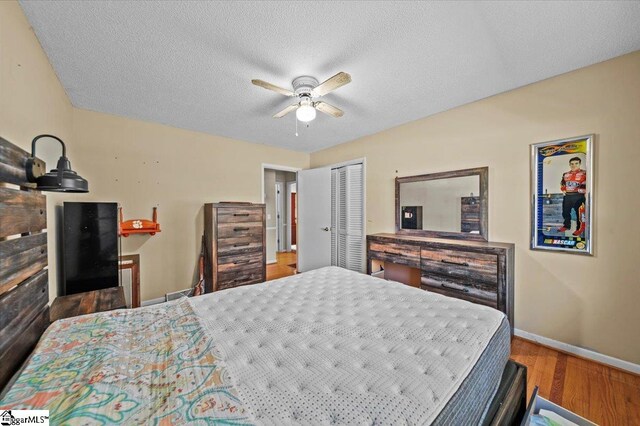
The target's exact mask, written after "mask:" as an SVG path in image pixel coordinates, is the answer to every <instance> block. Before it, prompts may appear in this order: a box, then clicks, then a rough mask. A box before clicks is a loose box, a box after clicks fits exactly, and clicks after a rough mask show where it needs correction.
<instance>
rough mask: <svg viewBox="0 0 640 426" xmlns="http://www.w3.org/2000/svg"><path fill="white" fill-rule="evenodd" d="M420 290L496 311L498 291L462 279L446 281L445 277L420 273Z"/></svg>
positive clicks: (495, 288)
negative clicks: (484, 306)
mask: <svg viewBox="0 0 640 426" xmlns="http://www.w3.org/2000/svg"><path fill="white" fill-rule="evenodd" d="M420 288H421V289H423V290H427V291H433V292H435V293H440V294H443V295H445V296H450V297H455V298H458V299H464V300H468V301H469V302H474V303H480V304H483V305H486V306H490V307H492V308H496V309H498V289H497V287H494V288H492V287H491V286H485V285H481V284H477V283H473V282H469V281H465V280H462V279H453V280H450V279H447V278H446V277H443V276H440V275H435V274H428V275H426V274H425V273H424V272H423V273H422V277H421V279H420Z"/></svg>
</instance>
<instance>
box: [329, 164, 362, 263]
mask: <svg viewBox="0 0 640 426" xmlns="http://www.w3.org/2000/svg"><path fill="white" fill-rule="evenodd" d="M363 191H364V185H363V169H362V164H355V165H350V166H345V167H340V168H337V169H333V170H332V172H331V212H332V215H331V217H332V220H331V264H332V265H336V266H340V267H342V268H347V269H351V270H353V271H358V272H363V271H364V265H365V263H364V220H363V218H364V192H363Z"/></svg>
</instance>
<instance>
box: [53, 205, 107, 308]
mask: <svg viewBox="0 0 640 426" xmlns="http://www.w3.org/2000/svg"><path fill="white" fill-rule="evenodd" d="M63 216H64V218H63V232H62V257H63V268H62V275H63V285H62V288H61V290H62V293H63V295H68V294H75V293H83V292H86V291H92V290H100V289H103V288H109V287H117V286H118V285H119V282H118V204H117V203H70V202H65V203H64V211H63Z"/></svg>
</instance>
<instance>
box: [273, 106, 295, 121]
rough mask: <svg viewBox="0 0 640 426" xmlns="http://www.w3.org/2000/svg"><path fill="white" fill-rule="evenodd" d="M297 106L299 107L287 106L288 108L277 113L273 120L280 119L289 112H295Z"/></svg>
mask: <svg viewBox="0 0 640 426" xmlns="http://www.w3.org/2000/svg"><path fill="white" fill-rule="evenodd" d="M299 106H300V105H298V104H293V105H289V106H288V107H286V108H285V109H283V110H282V111H280V112H279V113H277V114H275V115H274V116H273V118H282V117H284V116H285V115H287V114H289V113H290V112H291V111H295V110H297V109H298V107H299Z"/></svg>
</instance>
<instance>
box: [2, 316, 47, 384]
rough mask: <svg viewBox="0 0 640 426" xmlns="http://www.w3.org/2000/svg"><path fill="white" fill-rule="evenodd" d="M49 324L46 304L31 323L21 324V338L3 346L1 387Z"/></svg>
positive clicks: (18, 367) (25, 357) (24, 358)
mask: <svg viewBox="0 0 640 426" xmlns="http://www.w3.org/2000/svg"><path fill="white" fill-rule="evenodd" d="M48 326H49V307H48V306H46V305H45V307H44V308H43V309H42V310H41V311H40V312H39V313H38V315H37V316H36V317H35V318H34V319H33V321H31V323H29V324H28V325H26V324H24V325H21V326H20V328H21V330H22V331H21V333H20V338H19V339H13V340H11V341H10V342H8V345H7V347H6V348H2V351H1V352H0V389H2V388H3V387H4V386H5V385H6V384H7V383H8V382H9V380H10V379H11V377H12V376H13V375H14V374H15V373H16V372H17V371H18V370H19V369H20V366H21V365H22V363H23V362H24V361H25V360H26V359H27V358H28V357H29V354H30V353H31V351H32V350H33V348H35V346H36V344H37V343H38V341H39V340H40V336H42V333H44V331H45V330H46V329H47V327H48Z"/></svg>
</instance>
